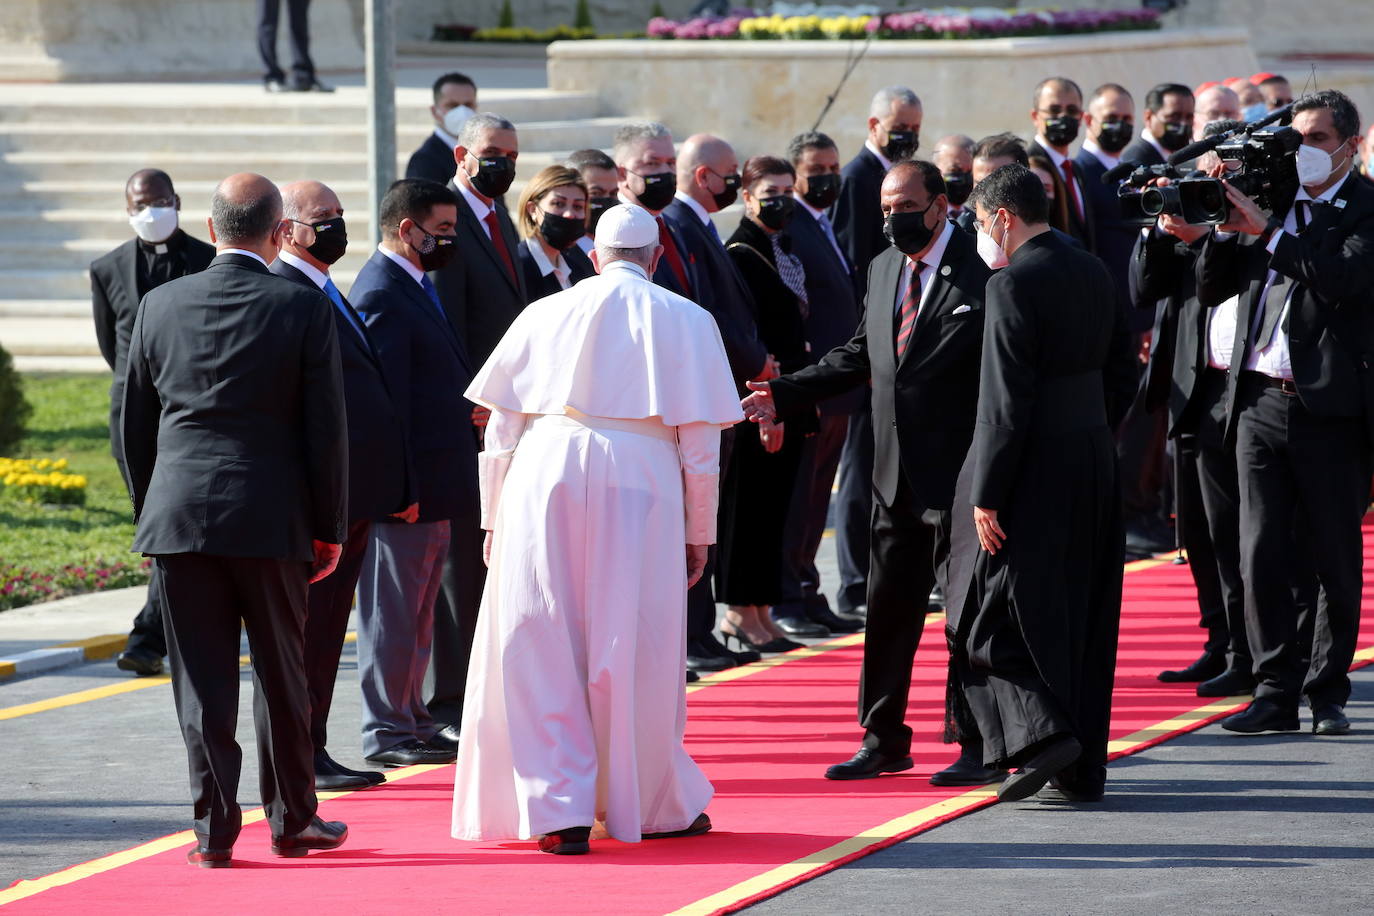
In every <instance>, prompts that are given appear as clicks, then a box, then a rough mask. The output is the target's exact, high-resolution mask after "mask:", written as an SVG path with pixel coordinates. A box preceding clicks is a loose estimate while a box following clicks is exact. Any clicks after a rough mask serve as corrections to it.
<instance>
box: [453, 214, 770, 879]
mask: <svg viewBox="0 0 1374 916" xmlns="http://www.w3.org/2000/svg"><path fill="white" fill-rule="evenodd" d="M662 252H663V249H662V247H660V246H659V245H658V224H657V222H656V221H655V220H654V218H653V217H651V216H650V215H649V214H648V213H647V212H646V211H644V210H642V209H640V208H639V207H635V206H628V205H620V206H615V207H612V208H610V209H609V210H607V211H606V212H605V214H604V215H603V216H602V217H601V220H600V222H599V223H598V224H597V228H596V250H595V254H594V256H593V260H594V262H595V263H596V265H597V270H598V272H599V276H596V277H591V278H588V279H586V280H583V281H582V282H580V283H578V284H577V285H576V286H574V287H573V288H571V289H568V290H564V291H563V292H560V293H556V294H554V295H552V296H549V297H547V298H545V299H541V300H539V301H538V302H535V303H533V304H531V305H530V306H529V307H528V308H526V309H525V311H524V312H522V313H521V315H520V316H519V317H518V318H517V319H516V320H515V322H514V324H512V325H511V327H510V330H509V331H507V332H506V335H505V337H504V338H503V339H502V340H501V343H500V344H499V345H498V346H497V348H496V350H495V352H494V353H492V355H491V358H490V359H489V360H488V361H487V364H486V365H485V366H483V367H482V369H481V371H480V372H478V373H477V377H476V378H475V379H474V380H473V383H472V386H471V387H470V388H469V389H468V391H467V397H468V398H469V399H470V400H472V401H474V402H476V403H478V404H481V405H483V406H485V407H488V408H490V409H491V419H490V421H489V422H488V424H487V428H486V444H485V451H483V452H482V454H481V456H480V459H479V462H480V464H479V472H480V476H481V489H482V527H483V528H485V529H486V530H487V532H488V534H487V543H488V546H489V559H488V565H489V567H490V572H489V574H488V576H487V584H486V591H485V592H484V593H483V596H482V609H481V614H480V617H479V622H478V630H477V638H476V642H475V644H474V645H473V650H472V664H471V667H470V669H469V673H468V685H467V694H466V695H467V701H466V704H465V708H464V712H463V726H462V734H463V739H462V746H461V749H460V750H459V752H458V773H457V779H456V784H455V787H454V797H453V835H454V836H455V837H457V838H458V839H464V840H494V839H511V838H519V839H528V838H531V837H539V838H540V840H539V848H540V849H542V850H543V851H545V852H551V853H555V854H563V855H567V854H576V853H584V852H586V851H587V850H588V836H589V833H590V830H591V828H592V826H593V825H594V821H595V820H602V821H604V823H605V825H606V830H607V832H608V833H609V834H610V836H612V837H614V838H615V839H618V840H623V841H625V842H635V841H637V840H640V839H653V838H656V837H661V836H691V835H695V834H698V833H705V832H706V831H707V830H709V829H710V827H711V822H710V819H709V818H708V817H707V816H706V814H705V810H706V805H707V803H708V802H709V801H710V800H711V796H712V794H713V792H714V790H713V789H712V787H711V784H710V782H708V781H707V779H706V776H705V775H704V774H703V773H702V772H701V770H700V769H699V768H698V767H697V765H696V763H695V762H694V761H693V760H692V758H691V757H689V756H688V755H687V751H686V749H685V748H684V747H683V746H682V740H683V732H684V730H685V728H686V720H687V698H686V690H685V688H686V685H685V681H684V678H683V670H684V662H685V657H686V638H685V634H686V624H685V615H686V610H687V588H688V584H689V580H691V581H695V579H696V578H699V577H700V575H701V571H702V569H703V567H704V566H705V562H706V545H709V544H712V543H714V542H715V538H716V501H717V492H718V489H717V474H718V471H719V448H720V431H721V429H723V428H725V427H729V426H733V425H734V424H735V423H737V422H739V421H740V420H742V419H743V414H742V413H741V412H740V406H739V398H738V396H737V395H736V393H735V387H734V383H733V381H732V379H731V375H730V367H729V364H728V363H727V362H726V358H725V349H724V347H723V345H722V344H721V340H720V332H719V331H718V330H717V328H716V324H715V321H714V319H713V318H712V317H711V316H710V315H709V314H708V313H707V312H706V311H704V310H703V309H701V308H700V307H698V306H697V305H695V304H694V303H692V302H690V301H688V300H687V299H684V298H682V297H681V296H678V295H675V294H673V293H671V292H669V291H667V290H665V289H662V288H661V287H658V286H655V285H654V284H653V283H652V282H651V281H650V279H649V278H650V277H651V276H653V271H654V267H655V265H656V264H657V262H658V258H659V256H660V255H661V254H662Z"/></svg>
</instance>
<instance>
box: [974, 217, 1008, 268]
mask: <svg viewBox="0 0 1374 916" xmlns="http://www.w3.org/2000/svg"><path fill="white" fill-rule="evenodd" d="M995 225H997V217H995V216H994V217H993V218H992V226H995ZM992 226H989V227H988V228H989V229H991V228H992ZM977 228H978V257H980V258H982V259H983V263H984V264H986V265H988V267H990V268H991V269H993V270H1001V269H1002V268H1003V267H1006V266H1007V265H1008V264H1010V263H1011V261H1010V260H1008V258H1007V253H1006V252H1005V251H1003V250H1002V246H1001V245H999V244H998V243H997V242H996V241H994V240H993V238H992V236H991V235H989V234H988V233H986V232H984V231H983V227H982V226H979V227H977Z"/></svg>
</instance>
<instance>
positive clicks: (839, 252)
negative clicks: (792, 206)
mask: <svg viewBox="0 0 1374 916" xmlns="http://www.w3.org/2000/svg"><path fill="white" fill-rule="evenodd" d="M792 199H793V200H795V201H796V202H797V206H799V207H801V208H803V209H804V210H806V212H807V213H810V214H811V218H812V219H814V220H815V221H816V224H817V225H818V226H820V228H821V235H823V236H825V237H826V239H827V240H829V242H830V247H831V248H833V249H835V256H836V257H837V258H839V259H840V263H841V264H843V265H844V266H845V267H846V268H848V267H849V259H848V258H846V257H845V256H844V250H843V249H842V248H840V242H839V240H838V239H837V238H835V227H834V226H832V225H831V224H830V217H828V216H826V215H825V211H824V210H817V209H816V208H815V207H813V206H811V205H810V204H809V203H807V202H806V198H805V197H802V196H801V195H800V194H797V193H795V192H793V194H792ZM827 228H828V229H829V231H826V230H827Z"/></svg>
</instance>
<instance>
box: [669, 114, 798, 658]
mask: <svg viewBox="0 0 1374 916" xmlns="http://www.w3.org/2000/svg"><path fill="white" fill-rule="evenodd" d="M739 182H740V175H739V161H738V159H736V158H735V151H734V150H733V149H732V148H731V147H730V144H728V143H726V142H725V141H724V140H722V139H720V138H719V137H713V136H710V135H709V134H696V135H693V136H691V137H688V138H687V139H686V140H684V141H683V142H682V148H681V149H680V150H678V155H677V173H676V185H677V192H676V196H675V197H674V199H673V201H672V202H671V203H669V204H668V206H666V207H664V208H663V212H662V214H661V215H660V216H659V219H661V220H662V221H663V225H664V226H665V227H666V228H667V231H668V233H669V234H670V235H671V237H672V238H674V239H676V240H677V241H679V242H681V246H680V248H679V253H680V254H682V253H685V255H686V259H687V261H688V262H689V263H691V264H692V265H694V267H695V268H696V269H695V270H694V271H693V272H692V277H693V279H694V281H695V283H696V288H695V289H694V290H693V294H694V298H693V301H694V302H697V303H699V304H700V305H701V307H702V308H704V309H706V310H707V311H708V312H710V313H711V315H712V317H714V318H715V319H716V326H717V327H718V328H719V329H720V336H721V340H722V341H723V342H724V343H725V355H726V357H727V359H729V361H730V371H731V373H732V374H733V375H734V377H735V384H736V385H738V386H739V387H740V389H741V390H743V387H744V383H745V382H747V381H750V380H753V379H759V378H766V377H770V372H771V371H772V369H771V367H772V361H771V360H770V359H769V356H768V352H767V351H766V350H765V349H764V346H763V343H762V342H761V341H760V340H759V336H758V329H757V328H756V327H755V324H754V299H753V296H752V295H751V294H750V292H749V287H748V285H747V284H746V283H745V282H744V278H743V277H741V276H740V275H739V272H738V271H737V270H736V269H735V266H734V263H733V262H732V261H731V259H730V256H729V255H727V254H726V253H725V246H724V245H723V244H721V239H720V234H719V233H718V232H717V231H716V227H715V223H713V222H712V221H711V214H712V213H717V212H719V211H720V210H722V209H724V208H725V207H728V206H730V205H731V204H733V203H734V202H735V196H736V194H737V193H738V191H739ZM659 272H660V273H661V272H662V270H661V266H660V271H659ZM655 279H657V276H656V277H655ZM773 374H776V373H773ZM733 438H734V431H733V430H730V431H727V432H726V433H725V436H724V439H723V441H722V459H721V467H725V466H726V465H727V464H728V462H729V453H730V449H731V448H732V447H733ZM715 553H716V551H715V548H714V547H712V549H711V550H710V552H709V558H708V562H707V568H706V572H705V573H704V574H703V575H702V577H701V579H700V580H699V581H698V582H697V584H696V585H694V586H692V588H691V589H689V590H688V593H687V667H688V668H689V669H692V670H694V671H719V670H722V669H724V668H729V667H732V666H733V665H735V664H736V663H737V662H738V661H740V660H741V659H740V658H739V656H737V655H736V653H732V652H730V651H729V650H728V649H726V648H725V646H722V645H721V644H720V642H719V641H718V640H717V639H716V638H715V636H714V635H712V633H711V631H712V629H713V628H714V627H715V625H716V602H715V597H714V593H713V592H712V587H711V584H712V579H713V575H712V572H713V569H714V566H715ZM822 635H823V634H822ZM743 654H744V653H740V655H743ZM748 660H757V659H748Z"/></svg>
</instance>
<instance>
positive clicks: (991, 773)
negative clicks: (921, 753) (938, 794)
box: [930, 748, 1007, 786]
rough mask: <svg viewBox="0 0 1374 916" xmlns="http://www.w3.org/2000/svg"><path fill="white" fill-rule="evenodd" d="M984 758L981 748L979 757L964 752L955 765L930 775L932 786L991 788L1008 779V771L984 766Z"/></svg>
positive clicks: (978, 753)
mask: <svg viewBox="0 0 1374 916" xmlns="http://www.w3.org/2000/svg"><path fill="white" fill-rule="evenodd" d="M982 758H983V754H982V749H981V748H979V749H978V752H977V756H974V755H973V754H971V753H969V752H968V751H964V752H962V753H960V754H959V759H958V760H956V761H954V763H952V764H950V765H949V766H947V767H945V768H944V769H943V770H940V771H939V772H938V773H932V774H930V784H931V785H932V786H989V785H992V784H993V783H995V782H1001V781H1002V780H1004V779H1006V778H1007V771H1006V770H1003V769H999V768H998V767H988V766H983V759H982Z"/></svg>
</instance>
